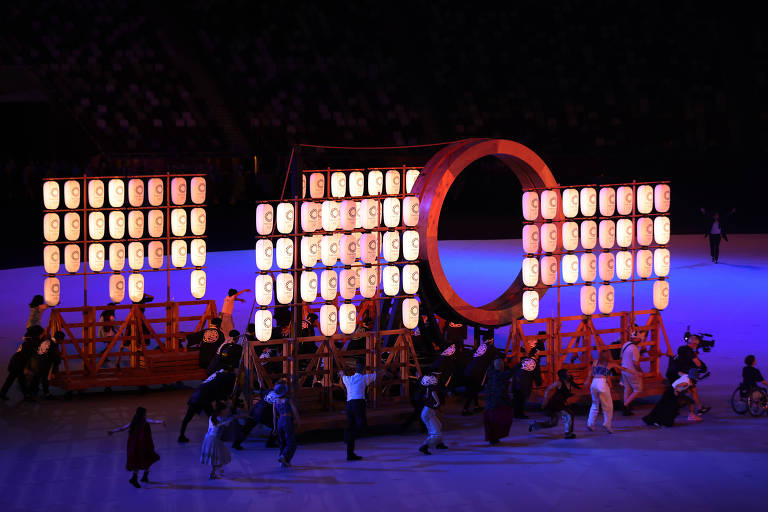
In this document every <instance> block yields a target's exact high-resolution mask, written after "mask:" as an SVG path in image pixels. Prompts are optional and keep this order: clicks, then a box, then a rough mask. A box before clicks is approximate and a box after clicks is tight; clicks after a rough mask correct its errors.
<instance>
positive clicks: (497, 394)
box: [484, 358, 515, 445]
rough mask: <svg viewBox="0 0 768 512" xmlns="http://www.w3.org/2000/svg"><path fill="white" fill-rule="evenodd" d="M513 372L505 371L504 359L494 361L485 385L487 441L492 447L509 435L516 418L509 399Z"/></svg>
mask: <svg viewBox="0 0 768 512" xmlns="http://www.w3.org/2000/svg"><path fill="white" fill-rule="evenodd" d="M511 378H512V370H510V369H504V359H502V358H497V359H494V360H493V366H491V367H490V368H489V369H488V378H487V381H486V384H485V387H486V395H485V419H484V423H485V440H486V441H488V442H489V443H491V445H494V444H498V443H499V441H500V439H501V438H502V437H507V436H508V435H509V427H510V426H511V425H512V418H513V417H514V416H515V410H514V409H513V404H512V399H511V398H510V397H509V381H510V379H511Z"/></svg>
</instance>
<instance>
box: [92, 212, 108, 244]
mask: <svg viewBox="0 0 768 512" xmlns="http://www.w3.org/2000/svg"><path fill="white" fill-rule="evenodd" d="M106 224H107V222H106V220H105V219H104V214H103V213H101V212H91V213H89V214H88V235H90V237H91V239H92V240H101V239H102V238H104V232H105V229H106Z"/></svg>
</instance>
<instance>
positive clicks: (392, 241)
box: [381, 231, 400, 263]
mask: <svg viewBox="0 0 768 512" xmlns="http://www.w3.org/2000/svg"><path fill="white" fill-rule="evenodd" d="M381 249H382V250H381V252H382V256H384V260H386V261H387V262H388V263H392V262H395V261H397V260H398V259H399V258H400V234H399V233H398V232H397V231H387V232H386V233H384V236H383V239H382V243H381Z"/></svg>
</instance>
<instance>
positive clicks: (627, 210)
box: [616, 187, 635, 215]
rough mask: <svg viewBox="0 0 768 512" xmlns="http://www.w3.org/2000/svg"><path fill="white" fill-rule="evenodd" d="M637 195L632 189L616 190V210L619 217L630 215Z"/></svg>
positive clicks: (622, 188) (621, 188) (620, 188)
mask: <svg viewBox="0 0 768 512" xmlns="http://www.w3.org/2000/svg"><path fill="white" fill-rule="evenodd" d="M634 198H635V194H634V192H633V191H632V187H619V188H618V189H616V209H617V210H618V212H619V215H630V214H631V213H632V206H633V203H634Z"/></svg>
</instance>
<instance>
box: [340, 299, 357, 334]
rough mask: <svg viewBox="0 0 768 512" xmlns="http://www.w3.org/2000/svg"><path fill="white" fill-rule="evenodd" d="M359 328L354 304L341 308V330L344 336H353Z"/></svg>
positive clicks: (343, 305)
mask: <svg viewBox="0 0 768 512" xmlns="http://www.w3.org/2000/svg"><path fill="white" fill-rule="evenodd" d="M355 327H357V308H355V305H354V304H348V303H347V304H342V305H341V306H339V330H340V331H341V332H342V333H344V334H352V333H353V332H355Z"/></svg>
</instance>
